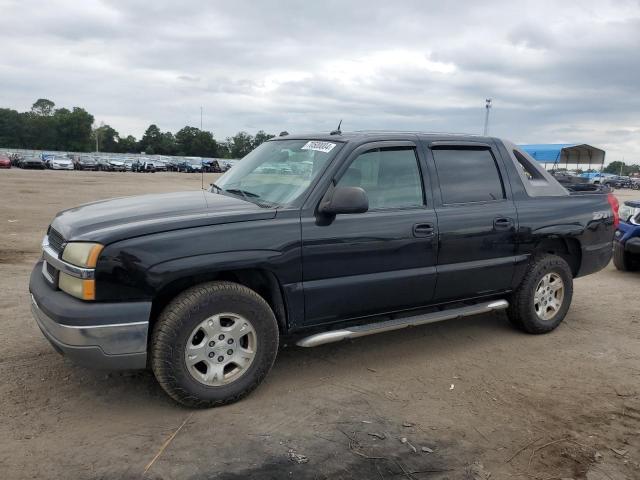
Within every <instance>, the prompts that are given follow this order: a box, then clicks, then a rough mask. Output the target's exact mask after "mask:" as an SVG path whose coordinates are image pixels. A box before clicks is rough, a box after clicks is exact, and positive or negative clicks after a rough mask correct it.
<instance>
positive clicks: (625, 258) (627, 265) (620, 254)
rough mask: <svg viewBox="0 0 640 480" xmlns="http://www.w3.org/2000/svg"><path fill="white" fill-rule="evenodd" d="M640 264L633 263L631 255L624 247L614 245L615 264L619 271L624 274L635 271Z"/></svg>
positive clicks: (618, 244) (616, 243)
mask: <svg viewBox="0 0 640 480" xmlns="http://www.w3.org/2000/svg"><path fill="white" fill-rule="evenodd" d="M638 263H640V262H634V261H633V258H631V254H630V253H628V252H625V251H624V245H621V244H620V243H618V242H614V243H613V264H614V265H615V267H616V268H617V269H618V270H620V271H622V272H628V271H634V270H636V269H637V268H638Z"/></svg>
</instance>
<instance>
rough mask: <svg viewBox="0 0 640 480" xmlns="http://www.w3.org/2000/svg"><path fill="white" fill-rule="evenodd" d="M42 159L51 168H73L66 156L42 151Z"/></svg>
mask: <svg viewBox="0 0 640 480" xmlns="http://www.w3.org/2000/svg"><path fill="white" fill-rule="evenodd" d="M42 159H43V160H44V163H45V165H46V166H47V168H50V169H51V170H73V162H72V161H71V160H70V159H69V158H67V157H63V156H60V155H52V154H44V153H43V154H42Z"/></svg>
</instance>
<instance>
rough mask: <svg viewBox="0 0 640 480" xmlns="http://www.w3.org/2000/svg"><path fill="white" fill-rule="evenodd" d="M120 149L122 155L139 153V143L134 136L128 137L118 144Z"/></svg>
mask: <svg viewBox="0 0 640 480" xmlns="http://www.w3.org/2000/svg"><path fill="white" fill-rule="evenodd" d="M118 148H119V150H118V151H119V152H120V153H138V152H139V151H140V149H139V148H138V141H137V140H136V138H135V137H134V136H133V135H127V136H126V137H125V138H121V139H120V141H119V142H118Z"/></svg>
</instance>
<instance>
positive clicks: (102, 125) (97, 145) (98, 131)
mask: <svg viewBox="0 0 640 480" xmlns="http://www.w3.org/2000/svg"><path fill="white" fill-rule="evenodd" d="M102 127H104V122H100V126H99V127H98V128H96V153H98V152H99V151H100V149H99V148H98V147H99V144H98V138H100V129H101V128H102Z"/></svg>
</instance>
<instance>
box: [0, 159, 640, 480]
mask: <svg viewBox="0 0 640 480" xmlns="http://www.w3.org/2000/svg"><path fill="white" fill-rule="evenodd" d="M206 180H207V183H208V182H210V181H212V180H213V176H210V178H206ZM198 188H200V177H199V176H198V175H188V174H160V173H157V174H146V175H142V174H131V173H91V172H51V171H21V170H18V169H12V170H10V171H1V172H0V192H1V193H2V195H1V201H2V207H1V210H0V226H1V228H0V291H1V292H2V295H1V296H0V376H1V378H2V382H1V384H0V418H1V419H2V421H1V422H0V478H2V479H18V478H20V479H22V478H65V479H81V478H82V479H84V478H87V479H93V478H104V479H120V478H142V477H145V478H154V479H161V478H162V479H205V478H212V479H213V478H216V479H218V478H219V479H244V478H264V479H281V478H293V479H298V478H302V479H327V478H330V479H370V478H372V479H376V478H377V479H426V478H428V479H445V478H448V479H459V478H467V479H488V478H492V479H503V478H514V479H528V478H534V479H561V478H574V479H583V478H587V479H609V480H614V479H615V480H618V479H639V478H640V466H639V462H640V274H637V273H636V274H631V273H629V274H626V273H621V272H618V271H616V270H615V269H614V268H613V267H612V266H611V265H610V266H609V267H607V268H606V269H605V270H604V271H602V272H600V273H598V274H596V275H593V276H589V277H586V278H582V279H578V280H577V281H576V282H575V296H574V301H573V306H572V308H571V310H570V312H569V315H568V316H567V318H566V320H565V322H564V323H563V324H562V325H561V327H560V328H558V329H557V330H556V331H555V332H553V333H552V334H549V335H544V336H529V335H525V334H522V333H519V332H517V331H515V330H513V329H511V328H510V327H509V325H508V323H507V320H506V318H505V316H504V315H503V314H493V315H488V316H481V317H475V318H467V319H463V320H458V321H451V322H447V323H442V324H433V325H427V326H424V327H421V328H416V329H410V330H403V331H398V332H393V333H388V334H383V335H377V336H372V337H367V338H362V339H358V340H357V341H353V342H345V343H339V344H333V345H326V346H323V347H319V348H315V349H308V350H307V349H301V348H296V347H289V348H283V350H282V351H281V353H280V356H279V357H278V360H277V361H276V365H275V367H274V369H273V371H272V372H271V374H270V375H269V377H268V378H267V381H266V382H265V383H264V384H263V385H262V386H261V387H260V388H259V389H258V390H257V391H256V392H255V393H253V394H252V395H251V396H250V397H249V398H247V399H246V400H243V401H241V402H240V403H237V404H235V405H231V406H228V407H223V408H218V409H212V410H198V411H191V410H188V409H185V408H182V407H180V406H178V405H176V404H175V403H174V402H173V401H171V400H170V399H169V398H168V397H167V396H166V395H165V394H164V393H163V392H162V391H161V389H160V387H158V385H156V383H155V381H154V379H153V377H152V375H151V374H150V373H148V372H125V373H105V372H99V371H92V370H87V369H84V368H80V367H77V366H74V365H73V364H71V363H69V362H68V361H67V360H65V359H64V358H63V357H61V356H59V355H58V354H57V353H55V352H54V351H53V349H52V348H51V347H50V346H49V344H48V343H47V341H46V340H45V339H44V337H43V336H42V334H41V333H40V331H39V330H38V328H37V326H36V324H35V322H34V321H33V320H32V318H31V314H30V311H29V298H28V292H27V283H28V275H29V273H30V270H31V267H32V265H33V263H34V262H35V261H36V260H37V258H38V256H39V244H40V240H41V238H42V236H43V234H44V232H45V229H46V227H47V225H48V223H49V221H50V220H51V218H52V217H53V215H54V214H55V213H56V212H57V211H58V210H60V209H63V208H66V207H71V206H74V205H77V204H79V203H83V202H87V201H90V200H96V199H101V198H107V197H113V196H120V195H132V194H136V193H142V192H163V191H174V190H182V189H198ZM633 196H635V197H640V194H638V192H628V191H623V192H621V193H620V194H619V198H620V199H621V200H622V199H625V198H631V197H633ZM404 439H406V440H404ZM414 450H417V451H414Z"/></svg>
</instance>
